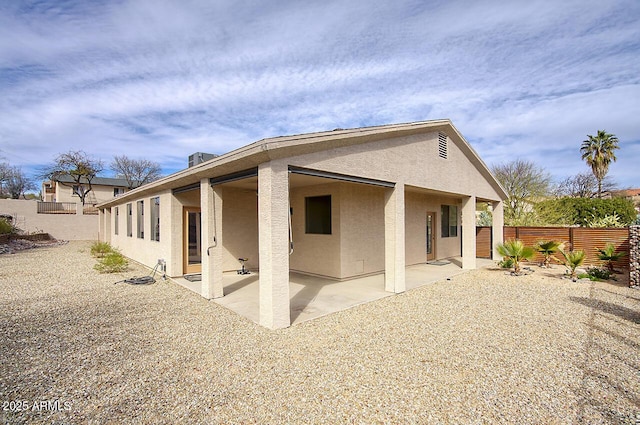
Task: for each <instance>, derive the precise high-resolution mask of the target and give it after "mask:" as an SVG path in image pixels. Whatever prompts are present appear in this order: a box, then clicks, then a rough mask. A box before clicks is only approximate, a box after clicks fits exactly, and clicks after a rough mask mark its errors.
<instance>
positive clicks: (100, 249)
mask: <svg viewBox="0 0 640 425" xmlns="http://www.w3.org/2000/svg"><path fill="white" fill-rule="evenodd" d="M112 251H113V248H112V247H111V244H109V242H97V241H96V242H94V243H93V244H92V245H91V255H93V256H94V257H96V258H102V257H104V256H105V255H106V254H108V253H109V252H112Z"/></svg>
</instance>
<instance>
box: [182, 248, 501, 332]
mask: <svg viewBox="0 0 640 425" xmlns="http://www.w3.org/2000/svg"><path fill="white" fill-rule="evenodd" d="M460 264H461V262H460V259H455V258H454V259H450V260H449V261H448V262H445V263H439V264H417V265H413V266H409V267H407V268H406V288H407V291H409V290H412V289H415V288H419V287H421V286H424V285H427V284H430V283H434V282H437V281H440V280H445V279H447V278H451V277H453V276H455V275H458V274H461V273H465V272H466V271H467V270H463V269H462V268H461V266H460ZM493 264H494V262H493V261H492V260H484V259H478V261H477V267H478V268H482V267H487V266H490V265H493ZM172 280H173V281H175V282H176V283H178V284H179V285H181V286H183V287H185V288H187V289H189V290H191V291H193V292H196V293H198V294H200V288H201V284H202V283H201V282H200V281H194V282H192V281H188V280H187V279H184V278H172ZM223 280H224V297H222V298H216V299H214V300H213V301H214V302H216V303H217V304H220V305H222V306H225V307H227V308H228V309H230V310H232V311H234V312H236V313H238V314H239V315H241V316H244V317H246V318H248V319H249V320H251V321H253V322H255V323H259V320H260V310H259V289H260V284H259V273H258V272H251V274H248V275H238V274H236V273H225V274H224V276H223ZM289 291H290V292H289V293H290V305H291V311H290V314H291V324H292V325H294V324H298V323H302V322H305V321H307V320H312V319H316V318H318V317H321V316H325V315H327V314H331V313H335V312H337V311H341V310H346V309H348V308H351V307H354V306H356V305H359V304H363V303H367V302H371V301H375V300H378V299H381V298H384V297H388V296H392V295H394V294H393V293H391V292H386V291H385V290H384V274H383V273H381V274H377V275H372V276H366V277H362V278H357V279H351V280H347V281H337V280H333V279H328V278H323V277H319V276H309V275H304V274H300V273H295V272H292V273H290V274H289Z"/></svg>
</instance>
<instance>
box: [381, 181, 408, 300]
mask: <svg viewBox="0 0 640 425" xmlns="http://www.w3.org/2000/svg"><path fill="white" fill-rule="evenodd" d="M404 227H405V226H404V183H402V182H398V183H396V185H395V187H393V188H390V189H387V191H386V193H385V205H384V266H385V267H384V269H385V270H384V290H385V291H388V292H394V293H396V294H398V293H401V292H404V291H405V247H404Z"/></svg>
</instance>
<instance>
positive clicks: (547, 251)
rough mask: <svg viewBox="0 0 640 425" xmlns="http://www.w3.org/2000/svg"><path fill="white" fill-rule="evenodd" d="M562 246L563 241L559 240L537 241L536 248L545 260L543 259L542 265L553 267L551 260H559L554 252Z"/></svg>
mask: <svg viewBox="0 0 640 425" xmlns="http://www.w3.org/2000/svg"><path fill="white" fill-rule="evenodd" d="M561 248H562V242H559V241H538V243H536V250H538V252H539V253H541V254H542V256H543V257H544V260H542V266H543V267H546V268H549V267H551V260H556V261H560V260H558V259H557V258H556V257H555V256H554V255H553V254H555V253H556V252H558V250H560V249H561Z"/></svg>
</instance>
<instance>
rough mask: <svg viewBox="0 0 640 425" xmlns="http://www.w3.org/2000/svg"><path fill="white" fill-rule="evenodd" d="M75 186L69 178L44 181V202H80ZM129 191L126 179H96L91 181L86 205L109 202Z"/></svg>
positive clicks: (63, 177)
mask: <svg viewBox="0 0 640 425" xmlns="http://www.w3.org/2000/svg"><path fill="white" fill-rule="evenodd" d="M84 184H85V186H86V185H87V184H86V183H84ZM74 185H75V182H74V181H73V179H72V178H71V177H69V176H62V177H61V178H60V179H58V180H56V181H51V180H49V181H44V182H42V200H43V201H45V202H79V200H80V199H79V197H78V195H76V194H75V192H74V191H73V186H74ZM128 190H129V189H128V188H127V181H126V180H125V179H114V178H108V177H95V178H93V179H92V180H91V192H89V193H88V194H87V197H86V198H85V205H95V204H99V203H100V202H106V201H109V200H111V199H113V198H114V197H116V196H120V195H122V194H123V193H125V192H127V191H128Z"/></svg>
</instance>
